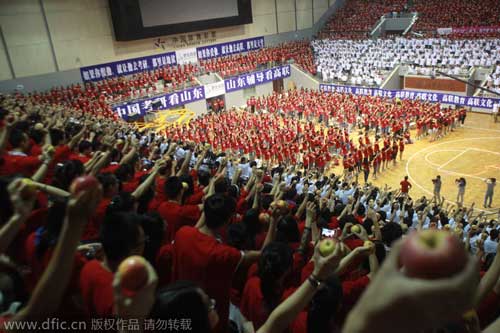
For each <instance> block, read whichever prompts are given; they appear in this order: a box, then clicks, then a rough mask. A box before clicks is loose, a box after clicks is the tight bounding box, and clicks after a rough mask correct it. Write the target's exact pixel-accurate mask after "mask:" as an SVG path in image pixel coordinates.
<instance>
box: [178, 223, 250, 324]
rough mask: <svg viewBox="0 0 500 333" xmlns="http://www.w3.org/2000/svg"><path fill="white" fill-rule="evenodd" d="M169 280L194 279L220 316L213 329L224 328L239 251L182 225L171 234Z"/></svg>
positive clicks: (226, 321)
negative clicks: (172, 246)
mask: <svg viewBox="0 0 500 333" xmlns="http://www.w3.org/2000/svg"><path fill="white" fill-rule="evenodd" d="M172 258H173V271H172V282H175V281H178V280H190V281H195V282H197V283H198V284H199V285H200V287H201V288H203V290H204V291H205V292H206V293H207V294H208V296H209V297H211V298H213V299H215V301H216V302H217V312H218V314H219V317H220V321H219V324H218V326H217V329H216V332H227V326H228V320H229V299H230V291H231V288H230V286H231V283H232V280H233V276H234V272H235V271H236V269H237V268H238V265H239V263H240V260H241V258H242V255H241V252H240V251H239V250H237V249H235V248H233V247H230V246H227V245H225V244H222V243H220V242H218V241H217V240H216V239H215V238H213V237H210V236H207V235H205V234H203V233H201V232H200V231H199V230H198V229H196V228H194V227H189V226H185V227H182V228H180V229H179V231H178V232H177V234H176V235H175V242H174V249H173V256H172Z"/></svg>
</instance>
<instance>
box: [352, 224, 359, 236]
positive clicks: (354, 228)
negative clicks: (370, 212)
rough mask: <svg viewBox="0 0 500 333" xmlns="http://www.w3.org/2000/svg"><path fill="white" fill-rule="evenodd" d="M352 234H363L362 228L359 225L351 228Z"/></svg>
mask: <svg viewBox="0 0 500 333" xmlns="http://www.w3.org/2000/svg"><path fill="white" fill-rule="evenodd" d="M351 232H353V233H355V234H359V233H360V232H361V227H360V226H359V225H357V224H355V225H353V226H352V227H351Z"/></svg>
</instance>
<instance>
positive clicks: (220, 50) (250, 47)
mask: <svg viewBox="0 0 500 333" xmlns="http://www.w3.org/2000/svg"><path fill="white" fill-rule="evenodd" d="M263 47H264V37H255V38H248V39H241V40H236V41H232V42H228V43H221V44H215V45H208V46H201V47H198V48H197V49H196V52H197V54H198V60H205V59H211V58H217V57H224V56H228V55H231V54H237V53H242V52H248V51H254V50H259V49H262V48H263Z"/></svg>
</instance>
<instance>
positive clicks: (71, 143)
mask: <svg viewBox="0 0 500 333" xmlns="http://www.w3.org/2000/svg"><path fill="white" fill-rule="evenodd" d="M86 130H87V127H86V126H83V127H82V129H81V130H80V132H78V133H77V134H76V135H75V136H74V137H72V138H71V140H70V141H69V142H68V146H69V148H71V149H73V148H75V146H76V145H77V144H78V143H79V142H80V140H82V138H83V135H84V134H85V131H86Z"/></svg>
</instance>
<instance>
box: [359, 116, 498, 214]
mask: <svg viewBox="0 0 500 333" xmlns="http://www.w3.org/2000/svg"><path fill="white" fill-rule="evenodd" d="M413 134H414V133H412V139H413V137H414V136H413ZM404 175H408V176H409V181H410V183H411V184H412V185H413V187H412V189H411V190H410V195H411V196H412V197H420V196H422V195H425V196H427V197H428V198H432V190H433V184H432V181H431V179H433V178H435V177H436V176H437V175H441V179H442V189H441V194H442V195H443V196H444V197H445V198H446V200H447V201H448V202H451V203H454V202H456V196H457V192H458V188H457V186H456V185H455V179H457V178H460V177H464V178H465V179H466V181H467V186H466V189H465V197H464V204H465V205H469V206H470V205H471V204H472V203H473V202H475V203H476V204H475V208H477V209H479V210H484V211H486V212H491V213H493V212H495V213H496V212H497V211H498V210H499V209H500V187H499V186H497V187H496V188H495V194H494V196H493V202H492V205H491V206H492V208H484V207H483V202H484V195H485V192H486V184H485V183H484V179H486V178H491V177H494V178H496V179H497V180H499V179H500V123H496V124H495V123H494V122H493V118H492V117H491V116H489V115H484V114H478V113H468V114H467V119H466V121H465V126H464V127H461V128H458V129H456V130H455V131H454V132H452V133H449V134H448V135H447V136H446V137H445V138H442V139H440V140H438V141H435V142H432V143H430V142H429V140H428V139H427V138H425V139H423V140H420V141H416V142H415V143H414V144H409V145H406V147H405V151H404V154H403V161H402V162H399V156H398V163H397V165H396V166H395V167H394V166H391V168H390V169H389V170H386V171H384V172H383V173H382V174H381V176H380V177H379V178H378V179H377V180H373V179H371V175H370V180H369V181H370V182H372V183H373V184H376V185H378V186H384V184H388V185H389V186H392V187H393V188H396V187H398V186H399V182H400V181H401V180H402V178H403V177H404ZM361 180H362V175H360V181H361Z"/></svg>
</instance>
